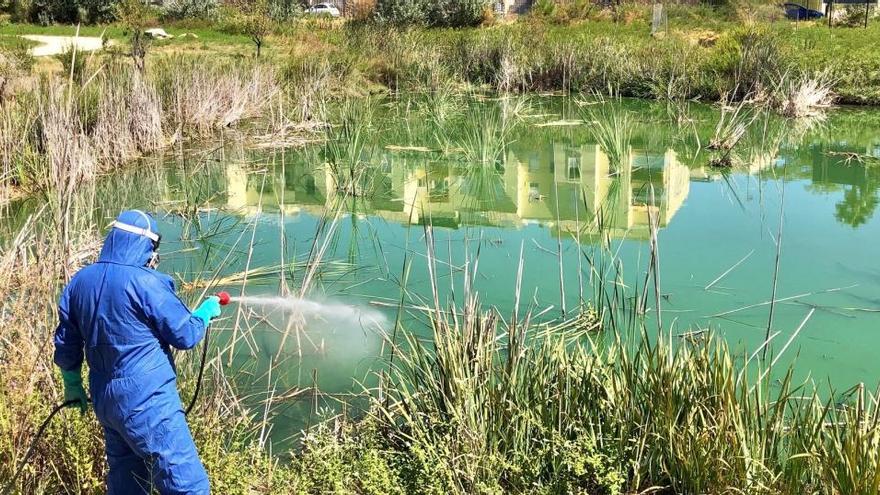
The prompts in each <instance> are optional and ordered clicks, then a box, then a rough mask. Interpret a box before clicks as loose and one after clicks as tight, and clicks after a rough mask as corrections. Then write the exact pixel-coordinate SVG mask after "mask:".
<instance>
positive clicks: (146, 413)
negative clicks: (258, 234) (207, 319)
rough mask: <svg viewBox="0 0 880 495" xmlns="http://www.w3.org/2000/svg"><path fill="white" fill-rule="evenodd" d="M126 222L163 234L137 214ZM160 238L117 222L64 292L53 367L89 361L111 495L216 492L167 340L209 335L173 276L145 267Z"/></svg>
mask: <svg viewBox="0 0 880 495" xmlns="http://www.w3.org/2000/svg"><path fill="white" fill-rule="evenodd" d="M118 221H119V222H122V223H124V224H128V225H132V226H135V227H139V228H144V229H148V230H150V231H151V232H158V230H157V225H156V222H155V220H153V219H152V218H151V217H149V216H148V215H146V214H145V213H142V212H139V211H126V212H123V213H122V214H121V215H120V216H119V218H118ZM152 252H153V241H151V240H150V239H149V238H147V237H144V236H143V235H138V234H135V233H131V232H127V231H124V230H120V229H118V228H112V229H111V230H110V233H109V234H107V238H106V239H105V241H104V247H103V249H102V250H101V255H100V257H99V258H98V261H97V262H96V263H94V264H92V265H89V266H87V267H85V268H83V269H82V270H80V271H79V272H78V273H77V274H76V275H75V276H74V277H73V279H72V280H71V281H70V284H68V286H67V287H65V289H64V292H63V294H62V296H61V301H60V302H59V307H58V316H59V324H58V328H57V330H56V331H55V363H56V364H57V365H58V366H59V367H61V369H63V370H74V369H78V368H79V366H80V365H81V364H82V361H83V350H84V349H85V359H86V360H87V361H88V363H89V388H90V392H91V396H92V405H93V407H94V409H95V415H96V416H97V417H98V421H99V422H100V423H101V425H102V426H103V428H104V439H105V442H106V451H107V463H108V464H109V468H110V471H109V474H108V477H107V489H108V493H109V494H110V495H120V494H133V493H150V489H151V488H154V489H157V490H158V491H159V492H160V493H162V494H196V493H198V494H202V493H208V492H209V485H208V476H207V474H206V473H205V469H204V467H203V466H202V463H201V461H200V460H199V456H198V453H197V452H196V447H195V444H194V443H193V439H192V435H191V434H190V431H189V426H188V425H187V423H186V417H185V416H184V413H183V408H182V406H181V402H180V396H179V395H178V393H177V373H176V371H175V367H174V360H173V357H172V355H171V350H170V346H173V347H175V348H177V349H191V348H192V347H194V346H195V345H196V344H197V343H198V342H199V341H200V340H201V339H202V337H204V335H205V330H206V328H205V323H204V322H203V321H202V320H201V319H199V318H196V317H193V316H192V314H191V313H190V311H189V309H188V308H187V307H186V306H185V305H184V304H183V302H181V301H180V299H179V298H178V297H177V295H176V294H175V289H174V282H173V281H172V280H171V277H169V276H167V275H165V274H162V273H159V272H157V271H155V270H153V269H150V268H147V267H146V265H147V263H148V262H149V260H150V258H151V255H152Z"/></svg>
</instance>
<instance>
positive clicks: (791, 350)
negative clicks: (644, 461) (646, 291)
mask: <svg viewBox="0 0 880 495" xmlns="http://www.w3.org/2000/svg"><path fill="white" fill-rule="evenodd" d="M365 105H366V103H365ZM369 105H371V108H370V109H369V110H367V111H365V110H363V109H355V110H352V109H348V110H345V109H343V110H340V115H341V117H339V118H342V119H346V118H350V117H352V116H353V118H351V119H350V120H352V121H360V122H361V123H363V125H362V126H356V128H354V129H350V128H346V126H345V125H341V126H338V127H336V128H334V130H333V131H331V133H330V134H331V137H332V139H333V140H334V141H333V142H332V143H331V144H329V145H324V144H320V143H319V144H315V145H312V146H309V147H306V148H305V149H298V150H271V151H270V150H265V149H263V150H261V149H250V148H246V147H244V146H243V145H242V144H241V143H238V142H235V141H232V142H229V141H227V142H225V143H221V145H219V146H217V147H216V148H213V149H211V150H209V151H202V152H198V153H185V154H179V153H177V154H170V155H169V156H168V157H166V159H165V160H164V161H165V163H164V164H163V165H162V166H160V167H155V166H144V167H141V168H139V169H135V170H132V171H130V172H127V173H122V174H119V175H117V176H115V177H112V178H108V179H107V180H106V181H104V182H103V183H102V184H101V185H100V187H101V188H102V191H104V192H102V193H99V195H98V198H99V201H101V202H102V203H104V204H103V205H102V213H101V214H102V215H105V216H107V217H108V218H110V217H112V216H113V215H115V211H116V210H118V209H120V208H123V207H135V206H140V207H144V208H147V209H149V210H152V211H156V212H159V213H160V214H163V215H162V228H163V234H164V239H165V241H164V244H163V264H162V266H161V269H163V270H165V271H167V272H169V273H172V274H174V275H175V276H176V277H177V279H178V280H179V281H180V283H181V285H182V286H183V287H185V288H186V287H189V288H190V289H197V290H200V289H202V287H204V286H205V285H207V284H205V283H202V284H199V283H196V284H195V285H193V281H194V280H202V281H206V282H213V285H211V290H215V288H216V290H219V289H225V290H229V291H230V292H232V293H233V294H235V295H238V294H244V295H247V296H251V297H253V296H269V297H277V296H281V295H284V294H291V297H296V296H299V295H300V294H301V293H300V291H301V287H302V284H303V281H304V280H308V281H309V282H308V288H307V290H306V291H305V294H304V295H305V297H306V299H307V301H305V302H300V303H294V302H291V301H289V300H288V301H281V302H278V301H275V302H273V301H262V300H261V301H254V300H252V301H250V302H249V303H248V304H233V305H231V306H230V307H229V308H230V309H229V310H227V311H226V313H225V315H224V316H225V319H224V320H222V321H221V322H220V323H219V324H218V325H217V329H216V330H215V333H214V334H213V335H214V336H216V338H215V339H214V341H213V347H212V351H211V355H212V357H213V358H214V359H222V360H223V361H224V362H225V363H229V364H231V365H232V367H231V368H229V369H230V370H231V371H234V372H230V376H233V377H234V382H235V385H236V387H238V390H239V391H240V393H241V395H242V396H244V397H247V398H248V400H251V401H254V403H258V402H259V401H262V400H264V399H266V397H267V396H270V397H272V398H273V404H274V407H273V408H272V411H271V415H272V416H273V417H274V420H273V425H274V435H275V438H279V439H283V438H287V437H289V436H291V435H294V434H295V433H297V432H298V431H299V430H300V429H301V428H302V427H303V426H305V425H307V424H309V423H312V422H314V421H316V420H317V418H318V416H319V415H320V414H321V413H322V409H328V408H329V409H333V410H338V409H339V407H341V406H340V403H342V402H345V403H348V404H354V403H356V402H357V401H351V400H349V399H350V396H349V395H348V394H351V393H357V392H360V391H362V390H363V388H364V387H374V386H375V385H376V383H377V380H376V371H378V370H381V369H384V368H385V367H386V366H387V358H388V356H389V346H388V345H387V343H386V342H385V340H384V339H387V338H390V337H389V336H388V334H389V333H390V332H391V331H392V329H393V328H394V326H395V321H396V319H397V318H398V311H397V307H398V306H399V304H400V302H401V301H402V302H403V309H404V310H403V311H402V312H401V315H400V317H401V324H402V327H403V328H406V329H410V330H418V329H419V328H424V315H423V313H422V311H421V309H420V307H423V306H425V305H430V304H432V303H431V300H432V295H431V285H432V284H431V279H432V278H431V276H430V275H429V271H428V263H427V259H428V249H427V247H426V246H427V244H426V232H427V231H426V228H425V226H426V225H431V226H432V231H431V233H432V237H433V239H434V252H435V256H436V263H435V266H436V274H435V277H434V279H435V280H436V282H437V287H438V292H439V297H440V300H441V303H442V304H447V303H449V302H451V301H455V302H456V303H459V304H460V303H461V297H462V293H463V290H464V289H463V279H464V275H463V273H464V268H465V264H466V263H467V264H468V268H469V269H470V270H473V269H474V268H475V267H476V273H475V274H474V275H473V288H474V290H475V291H476V292H478V293H479V296H480V301H481V303H482V304H483V305H484V307H490V306H494V307H496V308H497V309H498V310H499V312H500V313H501V314H502V315H505V316H506V315H510V314H511V313H512V310H513V305H514V301H515V286H516V280H517V266H518V263H519V258H520V253H522V258H523V272H522V282H521V286H522V297H521V303H520V306H521V307H520V311H521V312H524V311H526V310H527V309H531V310H532V311H533V312H534V313H542V315H541V318H542V319H543V320H549V319H553V318H561V317H563V316H564V315H566V316H569V317H570V316H573V315H574V314H575V313H576V312H577V311H578V308H579V306H580V304H581V302H582V301H586V302H587V303H589V302H590V301H592V300H593V293H592V290H591V287H590V284H591V281H593V282H595V278H596V276H597V275H596V274H595V272H593V271H592V270H591V268H590V267H591V265H590V262H591V261H593V262H595V261H596V257H595V256H596V253H598V252H603V253H606V255H607V256H613V257H614V258H615V259H616V260H618V261H619V262H620V263H621V266H623V282H624V284H625V287H624V290H625V291H626V292H627V294H629V295H631V296H636V295H637V294H635V291H636V287H641V285H642V284H643V283H644V277H645V271H646V269H647V267H648V263H649V259H650V238H651V232H652V229H651V222H652V219H655V221H656V224H657V230H658V233H657V238H658V245H659V266H660V277H659V279H660V286H661V289H660V292H661V294H662V297H661V298H660V305H661V312H660V314H661V317H662V320H663V324H664V325H665V327H666V329H667V330H666V331H667V332H669V333H671V334H672V335H674V336H677V335H682V334H687V333H689V332H697V333H699V332H701V331H703V330H712V331H716V332H719V333H721V334H722V335H724V336H725V338H726V339H727V341H728V342H729V343H730V344H731V347H732V348H733V349H734V350H735V351H736V352H740V353H743V354H750V353H751V352H752V351H754V350H755V349H757V348H758V346H760V345H761V343H762V342H763V341H764V338H765V332H766V330H767V326H768V321H769V318H770V315H769V313H770V305H769V304H768V303H769V301H770V300H771V299H772V294H773V291H774V278H776V298H777V299H778V301H779V302H778V303H777V304H776V305H775V307H774V316H773V323H772V329H773V332H774V333H775V332H779V334H778V336H777V337H776V339H775V340H774V347H773V348H774V349H775V351H778V350H779V349H780V348H782V347H783V346H784V345H785V342H787V341H788V340H789V339H790V338H791V337H792V336H793V335H794V334H795V333H796V332H797V330H798V329H799V327H800V331H799V332H797V335H796V336H795V338H794V339H792V341H791V344H790V346H789V347H788V349H787V351H786V354H784V355H783V356H782V359H781V362H782V363H783V364H787V363H792V362H793V363H794V366H795V370H796V376H797V378H798V379H807V378H810V379H813V380H815V381H817V382H821V383H825V382H828V383H831V384H832V386H834V387H837V388H838V389H842V388H848V387H849V386H852V385H854V384H855V383H858V382H867V384H868V385H869V386H872V385H873V384H874V382H875V380H876V377H877V376H878V373H880V361H878V360H877V359H876V351H875V350H876V349H877V348H880V256H878V254H880V214H878V212H877V211H876V210H877V206H878V202H880V192H878V191H880V112H878V111H876V110H855V109H839V110H836V111H834V112H832V113H830V114H829V115H828V116H827V117H826V118H824V119H821V120H812V121H802V122H784V121H782V120H779V119H777V118H774V117H770V116H767V115H763V114H755V115H751V114H749V115H748V116H746V115H737V116H732V112H727V113H726V114H725V116H724V118H725V119H726V120H727V121H728V122H729V121H731V120H733V121H736V120H737V119H739V121H741V122H743V124H744V127H743V130H744V131H745V132H744V134H743V137H742V139H741V140H740V141H739V143H738V144H737V145H736V146H735V147H734V148H733V150H732V151H731V152H730V154H729V158H730V162H731V166H730V167H721V168H718V167H713V166H712V165H710V163H712V162H713V161H716V162H717V160H718V157H719V156H720V155H726V153H724V152H719V151H711V150H708V149H707V148H708V145H709V143H710V142H711V141H712V138H713V136H714V135H715V133H716V129H717V128H718V126H717V124H718V121H719V119H720V118H721V115H720V113H719V110H718V109H717V108H711V107H707V106H700V105H696V104H694V105H691V106H690V108H688V109H687V111H686V113H685V114H684V116H683V115H682V109H681V108H672V109H671V108H669V107H668V106H667V105H665V104H649V103H645V102H639V101H620V102H614V103H607V104H596V103H595V102H589V101H578V100H577V99H572V98H564V97H555V96H548V97H532V98H527V99H516V100H492V99H486V100H479V101H472V102H469V103H468V104H467V105H460V104H458V105H456V103H455V101H454V99H453V101H451V102H450V101H437V98H426V97H420V96H412V97H406V98H401V99H399V100H391V101H374V102H372V103H369ZM346 112H347V113H346ZM367 124H369V125H367ZM745 124H748V125H745ZM328 162H331V164H330V165H327V163H328ZM353 164H354V165H353ZM120 191H123V192H120ZM780 218H782V220H783V225H782V228H780ZM780 233H781V240H782V243H781V248H780V249H779V257H778V274H777V276H776V277H774V274H775V273H777V269H776V267H777V244H776V239H777V237H779V235H780ZM249 246H252V249H250V248H249ZM318 257H320V261H321V262H320V264H318V265H315V264H314V263H312V264H309V263H308V260H310V259H311V260H315V259H316V258H318ZM407 264H408V265H409V271H408V272H407V271H406V270H405V269H404V267H405V266H406V265H407ZM404 281H405V289H404ZM639 290H640V289H639ZM652 290H653V289H652ZM650 299H651V301H650V302H649V304H648V306H649V307H650V311H649V314H650V317H651V318H652V319H653V318H656V315H657V312H656V308H655V307H654V306H655V304H654V302H653V301H654V298H653V297H651V298H650ZM814 309H815V312H814V313H813V314H812V316H811V317H810V318H808V319H806V322H805V318H806V317H807V315H808V313H810V311H811V310H814ZM294 314H295V315H296V317H295V318H291V315H294ZM293 320H296V321H293ZM804 322H805V323H804ZM802 323H803V325H802ZM801 325H802V326H801ZM233 341H234V342H235V346H234V351H233V350H232V349H231V348H230V345H229V344H230V343H231V342H233ZM313 385H317V389H318V390H320V395H318V396H317V397H316V396H315V395H314V392H315V390H314V389H313V388H312V387H313Z"/></svg>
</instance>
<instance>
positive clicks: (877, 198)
mask: <svg viewBox="0 0 880 495" xmlns="http://www.w3.org/2000/svg"><path fill="white" fill-rule="evenodd" d="M642 132H643V133H645V134H646V135H644V136H641V137H640V136H639V135H637V136H636V137H635V138H634V139H633V146H631V147H629V149H628V151H627V152H626V153H625V155H624V157H623V158H622V160H621V165H620V166H618V167H613V166H612V165H611V160H610V159H609V156H608V154H607V153H606V152H605V151H604V150H603V149H602V147H601V146H600V145H599V144H596V143H595V142H593V140H592V139H591V138H590V136H589V134H588V133H587V132H585V131H583V130H582V131H580V132H571V131H568V132H567V134H568V135H567V136H563V138H561V139H560V138H558V137H557V138H555V139H552V138H551V139H549V140H541V141H538V142H535V140H523V141H521V140H515V141H514V142H513V143H512V144H510V145H508V146H506V147H505V150H504V153H503V159H501V160H499V161H498V162H497V163H494V164H488V165H486V164H479V165H476V164H470V163H466V162H462V161H461V160H456V159H454V158H451V157H448V156H445V155H443V154H440V153H432V152H427V151H419V152H413V151H406V150H403V151H401V150H398V149H388V148H387V147H386V146H383V145H382V143H381V142H380V143H377V144H374V145H373V148H372V149H371V150H370V153H369V156H370V161H369V166H368V168H367V169H366V171H365V173H364V174H363V176H362V177H361V178H360V181H361V182H362V183H363V186H361V189H362V190H363V191H364V192H363V193H361V194H359V195H358V197H357V198H356V199H357V200H356V201H349V208H350V209H352V210H356V211H353V212H354V213H357V214H372V215H378V216H381V217H383V218H385V219H387V220H389V221H394V222H398V223H401V224H424V223H426V222H429V221H430V222H431V223H432V224H433V225H435V226H442V227H450V228H459V227H461V226H464V225H485V226H499V227H517V226H523V225H530V224H539V225H541V226H543V227H545V228H547V229H549V230H551V231H552V232H553V233H554V234H555V235H563V236H577V237H579V238H580V239H581V240H584V241H589V240H592V239H595V237H596V235H597V233H598V232H600V231H601V232H602V233H603V234H605V235H609V236H610V237H612V238H623V237H629V238H635V239H644V238H646V237H647V235H648V230H649V220H648V219H649V218H650V214H652V213H656V214H657V218H658V221H659V222H658V223H659V227H660V228H665V227H666V226H668V225H669V224H670V223H671V222H672V221H673V218H674V217H675V215H676V213H677V212H678V211H679V210H680V209H681V207H682V206H683V205H684V204H685V202H686V200H687V197H688V195H689V193H690V189H691V182H713V181H725V180H727V178H728V177H729V176H731V174H734V175H737V176H756V177H758V178H759V179H761V180H775V179H778V178H780V177H785V178H786V180H789V181H792V180H793V181H804V182H805V184H806V186H807V188H808V189H809V190H810V191H811V192H814V193H816V194H839V195H840V196H841V197H840V199H839V201H838V202H837V204H836V208H835V217H836V218H837V219H838V221H840V222H841V223H844V224H847V225H850V226H852V227H854V228H855V227H858V226H860V225H863V224H864V223H865V222H867V221H868V220H870V219H871V218H872V217H873V216H874V214H875V212H876V209H877V206H878V202H880V164H878V165H875V164H874V163H873V162H872V161H871V157H876V158H878V159H880V144H877V141H873V140H871V137H868V138H867V141H865V142H861V144H858V143H856V142H852V141H843V140H841V141H837V142H835V141H833V140H831V138H830V137H829V136H822V137H823V138H824V139H826V140H825V141H819V142H818V143H816V144H806V145H801V144H800V143H795V144H793V145H790V146H788V147H787V148H785V149H783V150H781V151H776V150H770V151H768V150H764V149H761V147H748V146H746V147H745V149H744V150H741V151H740V154H741V155H742V158H741V159H740V160H739V161H738V164H737V166H736V167H735V168H734V169H718V168H714V167H711V166H709V165H708V160H707V159H706V154H705V152H702V151H699V150H698V151H697V152H694V151H692V150H691V149H689V148H688V147H687V146H686V145H675V144H672V145H665V146H663V145H659V146H654V147H648V146H640V145H641V144H648V142H649V141H657V139H656V138H652V137H651V136H650V135H649V134H647V133H648V132H650V131H648V130H642ZM826 132H827V131H826ZM840 132H843V133H845V132H846V129H842V130H841V131H840ZM563 134H566V133H563ZM876 136H880V129H878V133H877V134H876ZM805 140H807V141H809V140H810V137H809V136H807V137H805ZM852 157H857V158H852ZM276 158H277V157H276ZM865 160H868V161H865ZM273 161H274V164H270V167H269V168H268V172H269V175H267V176H266V177H265V178H264V177H263V176H262V171H263V170H264V169H263V168H262V167H261V168H260V169H259V170H257V171H255V169H254V168H253V167H252V166H250V165H248V164H247V162H248V160H243V159H242V160H238V161H233V163H232V164H230V165H228V166H226V167H225V170H224V171H223V173H224V175H225V182H226V187H225V190H226V191H227V201H226V204H225V205H224V206H226V207H227V208H229V209H230V210H233V211H239V212H241V213H244V214H247V213H249V212H250V213H252V212H254V211H256V209H257V208H258V207H260V208H264V209H265V208H268V209H273V210H277V209H281V208H283V209H284V210H285V211H286V212H287V213H291V214H292V213H296V212H300V211H306V212H312V213H320V212H321V211H323V210H324V209H325V208H328V207H332V206H334V205H338V204H339V202H340V201H344V200H346V199H347V200H351V199H352V198H351V197H350V194H348V193H347V192H345V191H341V188H340V187H338V184H337V180H336V178H335V176H334V173H333V171H332V169H331V168H330V167H327V166H326V165H324V163H323V158H322V156H321V154H320V153H318V152H314V151H313V152H305V153H291V154H289V155H288V156H286V157H285V158H284V159H283V160H277V159H276V160H273ZM173 189H174V188H172V190H173ZM221 189H222V188H221ZM652 191H653V203H652V197H651V195H652ZM282 192H283V194H281V193H282ZM169 199H170V198H169ZM175 200H179V198H177V199H175Z"/></svg>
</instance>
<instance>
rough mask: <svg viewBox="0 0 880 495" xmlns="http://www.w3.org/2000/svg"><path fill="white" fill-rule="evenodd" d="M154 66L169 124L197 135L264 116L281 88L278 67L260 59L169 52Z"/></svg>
mask: <svg viewBox="0 0 880 495" xmlns="http://www.w3.org/2000/svg"><path fill="white" fill-rule="evenodd" d="M153 71H154V75H153V77H154V78H155V80H156V81H157V82H156V84H157V87H158V90H159V95H160V97H161V100H162V108H163V109H164V110H165V112H166V115H167V116H166V118H167V119H168V121H169V127H171V128H175V127H182V128H184V129H191V130H193V131H195V132H196V133H198V134H209V133H211V132H213V131H216V130H217V129H221V128H224V127H228V126H231V125H233V124H235V123H237V122H239V121H241V120H242V119H247V118H251V117H256V116H259V115H261V113H262V112H263V111H265V110H266V108H267V106H268V105H269V104H270V102H271V101H272V100H273V98H274V97H275V95H277V94H278V93H279V91H280V87H279V85H278V82H277V79H276V77H275V71H274V69H273V68H272V67H271V66H266V65H262V64H259V63H253V64H243V65H242V64H231V63H223V64H212V63H208V62H207V61H206V60H205V59H204V58H201V57H186V56H169V57H165V58H162V59H159V60H157V61H156V62H154V66H153Z"/></svg>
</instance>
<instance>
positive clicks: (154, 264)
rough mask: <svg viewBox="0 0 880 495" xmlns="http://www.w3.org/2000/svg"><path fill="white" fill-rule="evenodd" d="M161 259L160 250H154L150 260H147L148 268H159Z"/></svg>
mask: <svg viewBox="0 0 880 495" xmlns="http://www.w3.org/2000/svg"><path fill="white" fill-rule="evenodd" d="M160 261H161V259H160V258H159V252H158V251H153V254H151V255H150V261H148V262H147V268H150V269H153V270H155V269H157V268H159V262H160Z"/></svg>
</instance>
